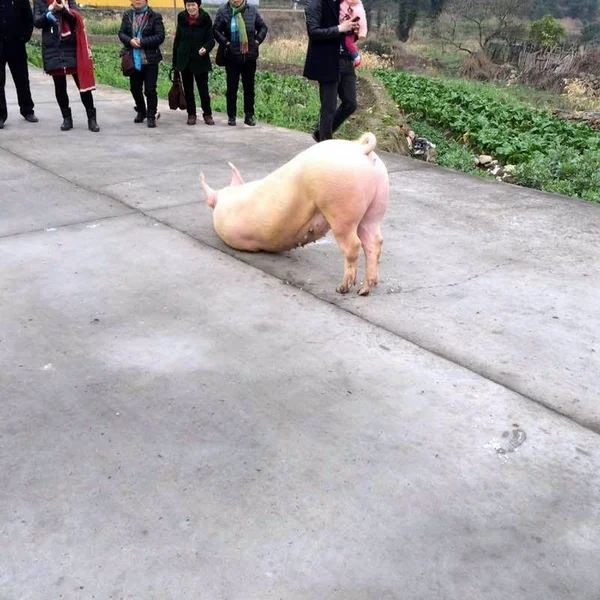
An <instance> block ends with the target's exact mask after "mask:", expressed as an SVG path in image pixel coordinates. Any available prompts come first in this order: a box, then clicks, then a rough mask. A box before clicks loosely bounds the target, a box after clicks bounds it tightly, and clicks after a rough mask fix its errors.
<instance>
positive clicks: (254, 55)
mask: <svg viewBox="0 0 600 600" xmlns="http://www.w3.org/2000/svg"><path fill="white" fill-rule="evenodd" d="M214 34H215V39H216V41H217V43H218V44H219V45H220V46H222V51H223V54H224V59H225V71H226V73H227V93H226V96H227V116H228V118H229V120H228V123H229V125H235V124H236V115H237V92H238V87H239V83H240V77H241V79H242V86H243V88H244V123H245V124H246V125H250V126H254V125H256V120H255V119H254V81H255V77H256V61H257V59H258V46H259V45H260V44H262V42H263V41H264V39H265V38H266V37H267V26H266V24H265V22H264V21H263V19H262V17H261V16H260V14H259V12H258V10H257V8H256V6H253V5H251V4H248V3H247V0H229V2H227V3H226V4H224V5H223V6H221V7H220V8H219V10H218V11H217V15H216V16H215V23H214Z"/></svg>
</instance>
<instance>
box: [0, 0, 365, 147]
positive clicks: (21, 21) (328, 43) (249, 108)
mask: <svg viewBox="0 0 600 600" xmlns="http://www.w3.org/2000/svg"><path fill="white" fill-rule="evenodd" d="M77 8H78V7H77V4H76V0H34V4H33V11H32V9H31V6H30V4H29V0H0V129H1V128H3V127H4V122H5V121H6V119H7V116H8V115H7V106H6V97H5V91H4V88H5V82H6V68H5V67H6V65H8V66H9V69H10V71H11V74H12V76H13V80H14V83H15V88H16V92H17V99H18V104H19V109H20V112H21V115H22V116H23V117H24V118H25V119H26V120H27V121H29V122H31V123H35V122H37V121H38V119H37V117H36V115H35V112H34V103H33V100H32V97H31V90H30V85H29V75H28V68H27V51H26V44H27V42H28V41H29V40H30V39H31V35H32V32H33V27H34V26H35V27H37V28H39V29H40V30H41V34H42V59H43V67H44V71H45V72H46V73H47V74H48V75H51V76H52V78H53V81H54V89H55V95H56V100H57V103H58V106H59V108H60V111H61V114H62V118H63V122H62V125H61V130H63V131H68V130H69V129H72V128H73V116H72V112H71V108H70V106H69V96H68V93H67V75H71V76H72V78H73V81H74V82H75V85H76V86H77V88H78V90H79V95H80V98H81V102H82V104H83V105H84V107H85V109H86V114H87V119H88V129H89V130H90V131H93V132H97V131H99V130H100V128H99V126H98V122H97V119H96V108H95V106H94V98H93V94H92V91H93V90H94V89H95V85H96V84H95V79H94V65H93V60H92V54H91V50H90V46H89V43H88V39H87V34H86V30H85V24H84V21H83V18H82V16H81V14H80V13H79V11H78V10H77ZM305 16H306V27H307V32H308V38H309V42H308V49H307V55H306V61H305V65H304V76H305V77H306V78H308V79H311V80H316V81H318V83H319V94H320V102H321V109H320V114H319V121H318V124H317V126H316V128H315V131H314V132H313V138H314V139H315V141H317V142H319V141H323V140H327V139H330V138H331V137H332V135H333V132H335V131H336V130H337V129H338V128H339V127H340V125H341V124H342V123H343V122H344V121H345V120H346V119H347V118H348V117H349V116H350V115H351V114H352V113H353V112H354V111H355V110H356V74H355V68H356V67H357V66H358V65H359V64H360V54H359V53H358V50H357V48H356V44H355V42H356V40H357V39H359V38H363V37H365V36H366V31H367V29H366V18H365V12H364V9H363V8H362V3H361V1H360V0H308V3H307V5H306V9H305ZM267 31H268V28H267V25H266V24H265V22H264V20H263V19H262V17H261V15H260V13H259V12H258V10H257V8H256V6H254V5H250V4H248V2H247V0H228V1H227V2H226V3H225V4H223V5H222V6H221V7H220V8H219V9H218V11H217V14H216V16H215V20H214V24H213V22H212V19H211V17H210V15H209V14H208V13H207V12H206V11H205V10H204V9H203V8H202V6H201V0H185V10H184V11H182V12H180V13H179V14H178V16H177V26H176V32H175V39H174V43H173V62H172V66H173V69H174V70H176V71H178V72H179V73H180V74H181V81H182V84H183V88H184V94H185V100H186V106H187V114H188V117H187V123H188V125H195V124H196V121H197V115H196V102H195V89H194V88H195V86H197V88H198V92H199V96H200V106H201V109H202V117H203V120H204V122H205V123H206V124H207V125H213V124H214V119H213V116H212V109H211V101H210V92H209V84H208V81H209V72H210V71H211V70H212V63H211V59H210V52H211V51H212V50H213V48H214V47H215V45H216V44H218V45H219V49H218V52H217V64H222V65H224V67H225V71H226V80H227V90H226V104H227V117H228V124H229V125H236V115H237V93H238V87H239V82H240V79H241V82H242V87H243V97H244V123H245V124H246V125H250V126H254V125H255V124H256V120H255V116H254V100H255V76H256V65H257V59H258V56H259V46H260V44H261V43H262V42H263V41H264V40H265V38H266V36H267ZM118 36H119V40H120V41H121V43H122V44H123V48H122V50H121V56H122V61H123V64H125V62H127V64H128V65H129V67H128V68H129V70H128V71H127V73H128V76H129V79H130V90H131V95H132V96H133V99H134V102H135V110H136V116H135V118H134V122H135V123H143V122H144V121H146V123H147V126H148V127H156V118H157V107H158V94H157V82H158V69H159V67H158V65H159V63H160V62H161V61H162V54H161V49H160V47H161V45H162V44H163V43H164V41H165V27H164V24H163V19H162V16H161V14H160V13H159V12H157V11H155V10H153V9H152V8H150V7H149V6H148V0H131V8H130V9H128V10H127V11H125V13H124V14H123V18H122V21H121V27H120V29H119V34H118ZM124 72H125V68H124ZM338 96H339V98H340V101H341V103H340V104H339V106H338V103H337V99H338Z"/></svg>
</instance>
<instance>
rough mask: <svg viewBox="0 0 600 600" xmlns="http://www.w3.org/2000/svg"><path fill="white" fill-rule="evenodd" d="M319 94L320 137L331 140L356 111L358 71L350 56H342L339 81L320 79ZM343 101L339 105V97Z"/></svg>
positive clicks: (322, 139)
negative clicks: (334, 133)
mask: <svg viewBox="0 0 600 600" xmlns="http://www.w3.org/2000/svg"><path fill="white" fill-rule="evenodd" d="M319 96H320V99H321V114H320V115H319V126H318V131H319V139H320V140H321V141H324V140H330V139H331V138H332V137H333V132H334V131H337V130H338V129H339V128H340V126H341V125H342V123H343V122H344V121H345V120H346V119H347V118H348V117H349V116H350V115H351V114H352V113H353V112H354V111H356V107H357V103H356V73H355V71H354V65H353V64H352V60H351V59H350V58H345V57H340V74H339V78H338V81H320V82H319ZM338 96H339V97H340V100H341V103H340V105H339V106H337V99H338Z"/></svg>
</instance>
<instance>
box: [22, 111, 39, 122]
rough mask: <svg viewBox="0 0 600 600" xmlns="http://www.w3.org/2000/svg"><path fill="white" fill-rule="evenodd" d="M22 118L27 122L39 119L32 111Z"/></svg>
mask: <svg viewBox="0 0 600 600" xmlns="http://www.w3.org/2000/svg"><path fill="white" fill-rule="evenodd" d="M23 118H24V119H25V120H26V121H28V122H29V123H37V122H38V121H39V119H38V118H37V117H36V116H35V114H34V113H29V114H28V115H25V116H24V117H23Z"/></svg>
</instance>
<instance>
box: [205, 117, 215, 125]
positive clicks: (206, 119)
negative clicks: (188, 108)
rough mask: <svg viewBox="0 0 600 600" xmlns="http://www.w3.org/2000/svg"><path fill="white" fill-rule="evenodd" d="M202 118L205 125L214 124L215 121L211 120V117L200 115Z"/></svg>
mask: <svg viewBox="0 0 600 600" xmlns="http://www.w3.org/2000/svg"><path fill="white" fill-rule="evenodd" d="M202 118H203V119H204V122H205V123H206V124H207V125H214V124H215V120H214V119H213V118H212V115H202Z"/></svg>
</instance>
